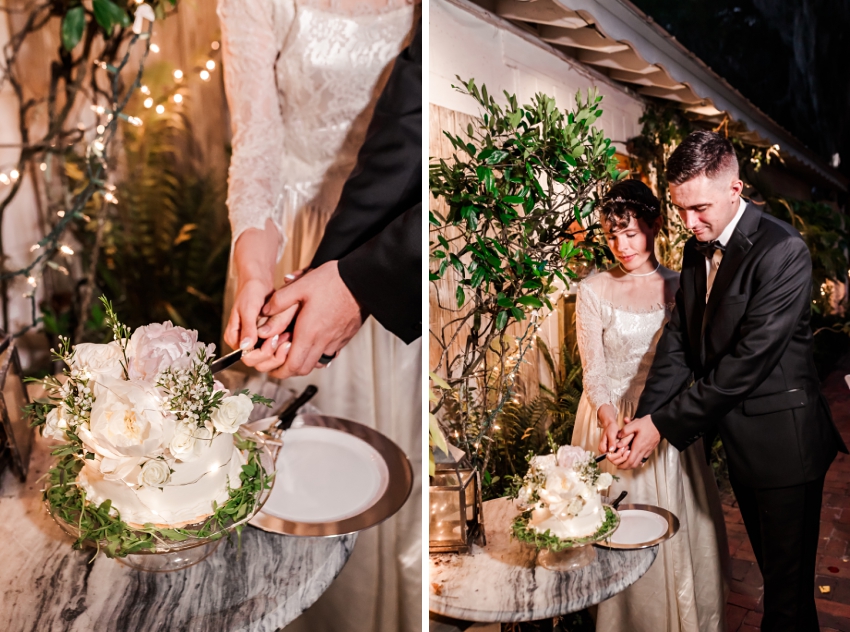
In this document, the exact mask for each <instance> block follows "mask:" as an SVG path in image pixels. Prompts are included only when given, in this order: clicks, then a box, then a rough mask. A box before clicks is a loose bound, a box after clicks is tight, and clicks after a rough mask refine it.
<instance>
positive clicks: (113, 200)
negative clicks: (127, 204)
mask: <svg viewBox="0 0 850 632" xmlns="http://www.w3.org/2000/svg"><path fill="white" fill-rule="evenodd" d="M103 199H104V200H106V201H107V202H111V203H112V204H115V203H116V202H118V200H117V199H116V197H115V196H114V195H112V193H111V192H110V191H107V192H106V193H104V195H103Z"/></svg>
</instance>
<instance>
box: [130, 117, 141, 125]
mask: <svg viewBox="0 0 850 632" xmlns="http://www.w3.org/2000/svg"><path fill="white" fill-rule="evenodd" d="M127 120H128V121H129V122H130V124H131V125H135V126H136V127H141V126H142V119H140V118H139V117H138V116H131V117H130V118H128V119H127Z"/></svg>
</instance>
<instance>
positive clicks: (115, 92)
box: [0, 0, 221, 336]
mask: <svg viewBox="0 0 850 632" xmlns="http://www.w3.org/2000/svg"><path fill="white" fill-rule="evenodd" d="M135 6H136V9H135V10H136V11H138V10H140V9H142V8H147V7H148V5H146V4H144V0H136V2H135ZM145 17H146V19H150V18H149V17H148V16H147V15H146V16H145ZM152 30H153V21H152V20H150V22H149V23H148V25H147V30H145V31H141V29H139V30H138V31H135V30H134V34H133V35H132V37H130V38H129V45H128V46H127V49H126V52H125V54H124V56H123V58H122V59H121V61H120V62H118V63H117V64H115V65H113V64H111V63H108V62H107V61H104V60H101V59H95V60H93V62H92V63H93V66H94V68H95V69H96V70H97V71H99V72H105V73H107V75H108V76H109V85H110V88H111V95H110V97H109V105H106V104H102V103H94V104H92V105H90V109H91V111H92V112H93V113H94V115H95V117H96V119H97V120H96V122H95V124H94V125H91V126H90V127H88V128H87V127H86V125H85V124H83V123H82V122H81V123H79V124H78V126H77V128H78V130H79V132H81V133H83V134H85V133H86V131H87V129H89V130H92V129H93V131H94V132H95V135H93V136H92V137H91V138H90V141H89V142H88V144H87V145H86V149H85V167H84V180H83V182H82V190H81V191H80V192H79V193H77V194H76V195H75V196H74V197H73V198H72V200H71V203H70V205H69V207H68V208H65V209H60V210H58V211H56V217H57V218H58V221H57V222H56V223H55V224H54V226H53V227H52V228H51V230H50V231H49V232H48V234H46V235H45V236H44V237H42V238H41V239H40V240H39V241H38V242H37V243H35V244H33V245H32V246H31V247H30V248H29V251H30V252H31V253H34V254H36V253H37V254H36V256H35V258H34V259H33V261H32V262H30V263H29V265H27V266H25V267H23V268H20V269H18V270H4V271H3V272H2V274H0V279H1V280H3V281H8V280H10V279H12V278H13V277H23V278H24V279H26V282H27V284H28V285H29V286H30V288H31V290H30V291H29V292H28V293H26V294H23V296H24V297H25V298H27V299H29V300H30V301H31V311H32V317H33V321H32V323H31V324H29V325H27V326H26V327H24V328H23V329H22V330H20V331H18V332H16V333H15V334H14V335H15V336H20V335H22V334H23V333H25V332H26V331H28V330H30V329H32V328H33V327H36V326H37V325H38V323H39V322H40V321H41V317H40V316H37V310H36V302H35V301H36V298H35V290H36V289H37V288H38V286H39V284H40V280H41V278H42V276H43V274H44V269H45V267H49V268H50V269H52V270H56V271H58V272H60V273H61V274H63V275H69V274H70V272H69V270H68V268H67V267H66V266H64V265H61V264H59V263H56V262H54V261H52V260H51V258H52V257H53V256H54V255H56V254H57V253H61V254H62V255H63V256H65V257H68V258H70V257H73V256H74V255H75V251H74V249H73V248H72V247H70V246H69V245H67V244H65V243H62V237H63V235H64V233H65V231H66V230H67V228H68V227H69V226H70V223H71V222H72V221H74V220H82V221H84V222H90V221H91V217H89V216H88V215H87V214H86V213H85V212H84V209H85V207H86V206H87V205H88V204H89V203H90V201H91V200H92V198H93V197H94V196H95V195H96V194H99V195H100V196H101V197H102V200H103V202H104V203H105V204H118V199H117V197H116V195H115V193H114V191H115V186H114V185H113V184H110V183H109V176H108V171H109V164H108V162H109V160H108V159H109V156H110V147H111V145H112V143H113V142H114V140H115V137H116V132H117V125H118V122H119V121H124V122H126V123H128V124H130V125H132V126H134V127H142V126H143V125H144V121H143V120H142V118H140V117H139V116H133V115H129V114H127V113H126V112H125V108H126V107H127V105H128V103H129V101H130V99H131V97H132V95H133V93H134V92H135V91H136V90H138V91H139V92H140V93H141V94H142V95H144V97H145V98H144V100H143V101H142V106H143V107H144V109H145V110H150V109H151V108H153V109H154V111H155V112H156V113H157V114H159V115H162V114H165V112H166V105H165V103H167V102H168V101H169V100H170V101H173V103H175V104H177V105H178V106H179V105H181V104H182V103H183V102H184V96H183V94H181V93H180V92H177V91H175V89H174V88H173V87H172V88H166V89H165V91H164V92H165V93H164V94H163V95H162V96H160V97H157V95H154V94H152V91H151V89H150V87H149V86H148V85H146V84H143V83H142V82H141V78H142V75H143V73H144V66H145V62H146V60H147V57H148V54H149V53H159V52H160V47H159V46H158V45H157V44H156V43H154V42H151V34H152ZM139 44H143V45H144V50H143V54H142V55H141V57H140V59H139V62H138V64H139V65H138V69H137V71H136V72H135V75H134V77H133V80H132V82H128V84H129V87H128V88H127V89H126V90H124V91H123V92H122V91H121V86H122V82H121V81H120V80H119V76H120V75H121V74H122V72H123V71H124V70H125V68H126V67H127V64H128V63H129V61H130V58H131V54H132V53H133V52H134V49H135V48H137V45H139ZM220 46H221V45H220V42H218V41H213V42H211V43H210V50H211V51H214V52H215V51H218V50H219V49H220ZM217 67H218V64H217V63H216V61H215V60H213V59H210V53H209V52H207V53H206V54H205V55H203V56H202V57H201V59H200V60H199V61H198V65H197V66H195V67H194V68H193V69H192V71H191V75H187V74H186V73H185V72H184V70H182V69H179V68H178V69H175V70H174V71H173V73H172V76H173V78H174V81H175V83H181V84H182V83H184V80H185V79H187V78H189V77H190V76H195V77H199V78H200V79H201V80H202V81H204V82H207V81H209V80H210V79H211V73H212V72H213V71H214V70H215V69H216V68H217ZM83 138H85V136H84V137H83ZM50 147H51V150H53V151H57V148H56V144H55V143H52V144H51V145H50ZM46 158H47V160H44V159H41V160H39V162H38V163H37V164H38V167H39V170H40V171H41V172H42V173H45V172H47V171H48V162H49V160H50V155H49V153H48V155H47V156H46ZM18 164H19V165H21V164H25V162H23V161H22V162H19V163H18ZM20 177H21V173H20V171H19V168H18V167H15V168H11V169H9V170H8V171H5V170H0V189H1V188H2V187H9V186H12V185H15V184H16V183H17V181H18V180H19V179H20Z"/></svg>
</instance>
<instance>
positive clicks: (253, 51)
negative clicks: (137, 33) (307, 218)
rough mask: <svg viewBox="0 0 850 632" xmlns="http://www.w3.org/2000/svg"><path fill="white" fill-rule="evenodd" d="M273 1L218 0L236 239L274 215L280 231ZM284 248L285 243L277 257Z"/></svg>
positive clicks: (280, 129)
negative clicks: (228, 119) (228, 111)
mask: <svg viewBox="0 0 850 632" xmlns="http://www.w3.org/2000/svg"><path fill="white" fill-rule="evenodd" d="M272 4H273V3H271V2H268V1H265V0H219V3H218V16H219V18H220V20H221V30H222V44H223V46H222V61H223V64H222V65H223V66H224V85H225V90H226V92H227V103H228V105H229V107H230V116H231V124H232V127H233V156H232V158H231V161H230V171H229V179H228V193H227V207H228V209H229V211H230V224H231V227H232V230H233V242H234V243H235V242H236V238H237V237H239V235H240V234H241V233H242V232H243V231H244V230H246V229H248V228H258V229H261V230H262V229H263V228H264V227H265V224H266V220H267V219H272V221H273V222H274V223H275V225H276V226H277V228H278V231H279V232H280V234H281V242H283V237H284V232H283V230H282V227H281V218H280V213H278V212H276V211H277V207H278V206H279V205H280V203H281V197H282V179H281V154H280V152H281V147H282V144H283V120H282V118H281V113H280V105H279V101H278V93H277V82H276V80H275V61H276V59H277V55H278V52H279V48H280V47H279V45H278V42H277V41H276V38H275V29H274V23H273V16H272V10H273V9H272ZM282 250H283V243H281V246H280V249H279V251H278V257H279V256H280V253H281V252H282Z"/></svg>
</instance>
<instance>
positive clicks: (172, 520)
mask: <svg viewBox="0 0 850 632" xmlns="http://www.w3.org/2000/svg"><path fill="white" fill-rule="evenodd" d="M195 450H196V452H197V458H196V459H194V460H192V461H189V462H183V461H177V460H175V459H171V458H169V459H167V460H165V461H164V463H165V464H166V465H167V466H168V468H169V469H170V470H171V477H170V480H169V481H168V484H167V485H163V486H162V487H155V486H151V485H143V484H141V481H140V480H139V477H140V473H141V468H140V467H135V468H133V470H132V471H131V472H130V473H129V474H127V475H126V476H124V477H122V478H119V479H114V480H107V479H106V478H104V474H103V472H101V466H100V463H101V461H100V460H91V461H87V462H86V464H85V466H84V467H83V469H82V470H81V471H80V473H79V475H78V476H77V484H78V485H80V487H81V488H82V489H83V490H85V492H86V498H88V499H89V500H91V501H92V502H94V503H97V504H100V503H102V502H104V501H105V500H107V499H109V500H111V501H112V507H113V508H114V509H116V510H117V511H118V512H119V513H120V515H121V519H122V520H123V521H124V522H127V523H128V524H130V525H131V526H141V525H144V524H145V523H148V522H150V523H153V524H155V525H157V526H169V527H178V526H184V525H187V524H193V523H197V522H201V521H202V520H203V519H204V518H206V517H207V516H209V515H210V514H212V513H213V501H215V502H216V503H217V504H218V505H222V504H224V503H225V502H226V501H227V499H228V488H233V489H236V488H238V487H239V486H240V485H241V484H242V483H241V481H240V479H239V474H240V472H241V470H242V466H243V465H244V464H245V459H244V457H243V456H242V453H241V452H240V451H239V450H238V449H237V448H236V446H235V445H234V443H233V436H232V435H230V434H219V435H217V436H216V437H215V438H214V439H212V440H211V441H209V440H207V441H196V442H195Z"/></svg>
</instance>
